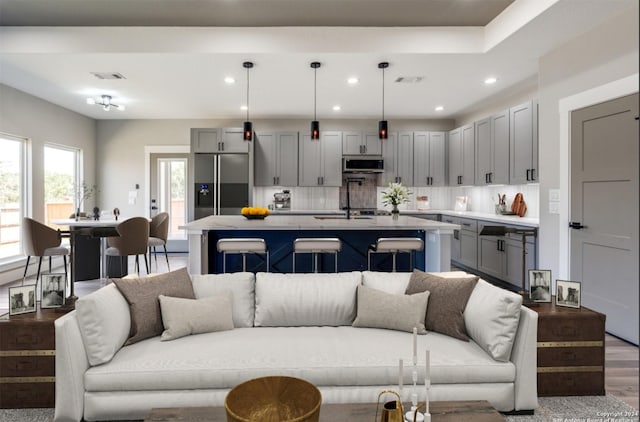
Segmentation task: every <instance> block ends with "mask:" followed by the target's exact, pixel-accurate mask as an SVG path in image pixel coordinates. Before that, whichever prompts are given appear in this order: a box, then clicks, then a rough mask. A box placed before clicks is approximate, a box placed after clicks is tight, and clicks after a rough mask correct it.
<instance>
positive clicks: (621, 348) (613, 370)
mask: <svg viewBox="0 0 640 422" xmlns="http://www.w3.org/2000/svg"><path fill="white" fill-rule="evenodd" d="M169 264H170V266H171V269H172V270H175V269H178V268H181V267H185V266H187V255H186V254H173V255H169ZM151 265H152V267H151V272H166V271H167V265H166V263H165V260H164V257H163V256H162V255H160V256H159V257H158V264H157V267H156V263H155V261H153V263H152V264H151ZM129 268H134V266H133V258H130V262H129ZM34 279H35V277H31V278H30V279H27V281H26V283H33V282H34ZM20 283H21V282H20V281H17V282H14V283H10V284H5V285H2V286H0V315H2V314H5V313H7V312H8V304H9V294H8V287H10V286H19V285H20ZM104 285H105V280H89V281H79V282H77V283H76V285H75V291H76V295H77V296H78V297H82V296H84V295H87V294H89V293H91V292H93V291H95V290H97V289H99V288H100V287H102V286H104ZM639 357H640V349H638V346H634V345H632V344H629V343H627V342H625V341H623V340H620V339H618V338H616V337H614V336H612V335H609V334H607V335H606V338H605V389H606V392H607V394H611V395H613V396H615V397H617V398H618V399H620V400H622V401H624V402H625V403H627V404H628V405H630V406H632V407H633V408H635V409H640V405H639V400H638V395H639V392H638V381H639V379H640V378H639V371H638V361H639Z"/></svg>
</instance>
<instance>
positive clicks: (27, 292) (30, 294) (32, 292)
mask: <svg viewBox="0 0 640 422" xmlns="http://www.w3.org/2000/svg"><path fill="white" fill-rule="evenodd" d="M36 307H37V301H36V285H35V284H29V285H26V286H17V287H9V316H11V315H19V314H28V313H30V312H35V311H36Z"/></svg>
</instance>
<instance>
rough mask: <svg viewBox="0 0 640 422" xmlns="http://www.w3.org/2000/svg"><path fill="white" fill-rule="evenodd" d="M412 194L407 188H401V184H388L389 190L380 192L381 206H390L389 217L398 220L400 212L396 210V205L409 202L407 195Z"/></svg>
mask: <svg viewBox="0 0 640 422" xmlns="http://www.w3.org/2000/svg"><path fill="white" fill-rule="evenodd" d="M411 194H412V192H410V191H409V188H407V187H406V186H402V183H393V182H391V183H389V189H387V190H386V191H382V204H383V205H385V206H386V205H391V207H392V209H391V215H392V216H393V219H394V220H397V219H398V216H399V215H400V210H399V209H398V205H400V204H404V203H406V202H409V195H411Z"/></svg>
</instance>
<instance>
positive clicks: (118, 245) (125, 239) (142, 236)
mask: <svg viewBox="0 0 640 422" xmlns="http://www.w3.org/2000/svg"><path fill="white" fill-rule="evenodd" d="M116 231H117V232H118V234H119V236H118V237H109V238H107V243H108V246H109V247H108V248H107V251H106V254H107V256H119V257H120V258H121V259H123V258H124V259H126V257H128V256H129V255H135V257H136V272H137V273H140V261H139V255H142V256H144V265H145V268H146V270H147V274H149V262H148V261H147V249H148V247H149V220H147V219H146V218H144V217H133V218H129V219H128V220H125V221H123V222H122V223H120V224H118V225H117V226H116Z"/></svg>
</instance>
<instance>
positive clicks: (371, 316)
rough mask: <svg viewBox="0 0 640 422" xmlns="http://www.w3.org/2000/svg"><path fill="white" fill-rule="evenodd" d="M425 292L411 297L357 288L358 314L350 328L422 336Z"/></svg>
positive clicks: (427, 293)
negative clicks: (367, 328) (396, 331)
mask: <svg viewBox="0 0 640 422" xmlns="http://www.w3.org/2000/svg"><path fill="white" fill-rule="evenodd" d="M428 300H429V292H422V293H417V294H415V295H405V294H399V295H397V294H392V293H386V292H383V291H381V290H376V289H372V288H370V287H367V286H358V315H357V316H356V319H355V321H353V326H354V327H369V328H388V329H390V330H400V331H407V332H410V333H412V332H413V328H414V327H415V328H417V329H418V333H419V334H425V333H426V332H427V331H426V330H425V329H424V316H425V314H426V311H427V302H428Z"/></svg>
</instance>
